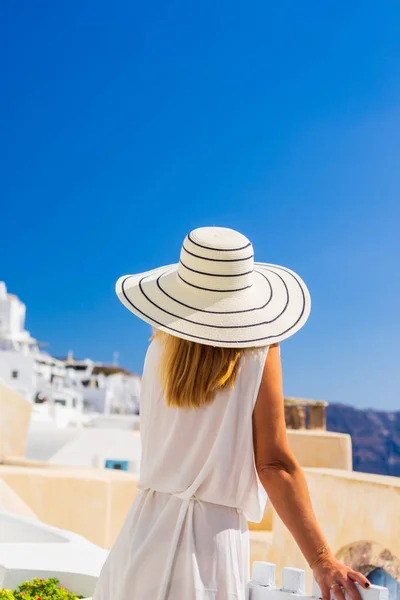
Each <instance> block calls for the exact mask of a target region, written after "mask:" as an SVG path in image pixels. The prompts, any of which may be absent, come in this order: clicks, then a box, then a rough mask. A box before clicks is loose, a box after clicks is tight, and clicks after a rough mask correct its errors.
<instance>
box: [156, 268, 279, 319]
mask: <svg viewBox="0 0 400 600" xmlns="http://www.w3.org/2000/svg"><path fill="white" fill-rule="evenodd" d="M255 273H257V274H258V275H261V277H264V279H265V280H266V282H267V283H268V285H269V289H270V296H269V298H268V300H267V301H266V302H265V304H263V305H262V306H255V307H254V308H245V309H242V310H227V311H223V310H205V309H204V308H197V307H196V306H190V304H185V303H184V302H182V301H181V300H178V299H177V298H174V297H173V296H171V295H170V294H168V292H166V291H165V290H164V288H163V287H162V286H161V279H162V277H163V275H165V273H162V274H161V275H160V276H159V277H157V279H156V284H157V287H158V289H159V290H160V292H162V293H163V294H164V296H167V297H168V298H169V299H170V300H173V301H174V302H176V303H177V304H180V305H181V306H185V307H186V308H190V309H191V310H195V311H196V312H203V313H207V314H211V315H237V314H240V313H245V312H253V311H255V310H261V309H263V308H265V307H266V306H267V305H268V304H269V303H270V302H271V300H272V297H273V295H274V292H273V290H272V285H271V282H270V280H269V279H268V277H267V276H266V275H264V273H261V272H260V271H255Z"/></svg>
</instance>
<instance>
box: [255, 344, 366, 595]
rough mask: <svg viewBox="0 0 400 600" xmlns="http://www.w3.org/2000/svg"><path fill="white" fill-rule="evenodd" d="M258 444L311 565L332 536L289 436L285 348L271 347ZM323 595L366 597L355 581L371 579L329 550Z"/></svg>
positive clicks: (267, 478) (273, 496)
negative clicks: (282, 352) (282, 353)
mask: <svg viewBox="0 0 400 600" xmlns="http://www.w3.org/2000/svg"><path fill="white" fill-rule="evenodd" d="M253 444H254V456H255V463H256V468H257V472H258V476H259V478H260V481H261V483H262V485H263V487H264V488H265V491H266V492H267V494H268V497H269V499H270V501H271V503H272V505H273V506H274V508H275V510H276V512H277V513H278V515H279V516H280V518H281V519H282V521H283V522H284V524H285V525H286V527H287V528H288V529H289V531H290V533H291V534H292V535H293V537H294V539H295V540H296V542H297V544H298V546H299V548H300V550H301V552H302V553H303V555H304V557H305V558H306V560H307V562H308V563H309V564H310V563H311V562H312V561H313V560H314V559H315V558H316V556H317V552H318V550H319V549H320V548H321V547H322V546H324V545H326V539H325V537H324V535H323V533H322V530H321V528H320V527H319V525H318V522H317V519H316V517H315V514H314V511H313V508H312V504H311V498H310V494H309V491H308V487H307V482H306V478H305V476H304V473H303V471H302V469H301V467H300V465H299V463H298V461H297V460H296V458H295V456H294V454H293V452H292V451H291V450H290V448H289V444H288V439H287V435H286V424H285V411H284V398H283V391H282V371H281V361H280V353H279V346H278V345H273V346H271V347H270V349H269V351H268V354H267V358H266V361H265V367H264V372H263V376H262V380H261V384H260V389H259V393H258V397H257V401H256V405H255V408H254V412H253ZM314 576H315V578H316V579H317V581H318V583H319V585H320V588H321V592H322V594H323V598H326V599H327V600H328V599H329V597H330V588H331V586H332V585H334V584H335V583H338V584H339V585H335V586H334V587H333V588H332V591H333V592H334V594H335V597H336V598H337V599H338V600H343V598H344V594H343V592H342V590H341V587H340V586H342V587H345V588H346V590H347V591H348V593H349V594H350V595H351V597H352V598H354V600H359V599H360V598H361V596H360V594H359V592H358V590H357V588H356V586H355V584H354V581H357V582H358V583H360V584H361V585H362V586H363V587H365V588H367V587H369V582H368V580H367V579H366V577H364V576H363V575H362V574H361V573H357V572H356V571H353V570H352V569H350V568H349V567H347V566H346V565H343V564H342V563H341V562H339V561H338V560H336V558H335V557H334V555H333V554H332V552H330V550H329V549H328V550H327V552H325V553H324V555H323V556H321V560H319V562H318V565H317V566H316V567H315V568H314Z"/></svg>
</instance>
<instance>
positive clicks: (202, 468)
mask: <svg viewBox="0 0 400 600" xmlns="http://www.w3.org/2000/svg"><path fill="white" fill-rule="evenodd" d="M162 352H163V345H162V340H161V341H160V340H158V339H155V340H153V341H152V343H151V344H150V347H149V349H148V352H147V355H146V360H145V366H144V372H143V380H142V391H141V411H140V423H141V425H140V427H141V438H142V462H141V469H140V482H139V487H140V488H141V489H152V490H155V491H159V492H166V493H169V494H174V495H179V496H180V497H182V498H190V497H191V496H196V498H197V499H199V500H203V501H205V502H212V503H214V504H221V505H224V506H231V507H234V508H238V509H240V510H243V512H244V513H245V515H246V517H247V518H248V519H249V520H252V521H259V520H261V518H262V515H263V510H264V507H265V500H266V497H265V492H264V489H263V488H262V486H261V485H260V484H259V481H258V478H257V473H256V470H255V468H254V454H253V444H252V413H253V407H254V404H255V401H256V398H257V393H258V389H259V385H260V380H261V376H262V371H263V367H264V362H265V357H266V353H267V349H258V350H254V351H252V350H248V351H246V353H245V354H244V355H243V357H242V358H241V362H240V365H239V371H238V375H237V378H236V381H235V384H234V387H233V389H230V388H225V389H224V390H221V391H218V392H217V394H216V396H215V399H214V400H213V402H212V403H210V404H206V405H204V406H202V407H201V408H196V409H195V408H192V409H181V408H174V407H169V406H167V404H166V401H165V398H164V395H163V391H162V389H161V385H160V382H159V366H160V360H161V356H162Z"/></svg>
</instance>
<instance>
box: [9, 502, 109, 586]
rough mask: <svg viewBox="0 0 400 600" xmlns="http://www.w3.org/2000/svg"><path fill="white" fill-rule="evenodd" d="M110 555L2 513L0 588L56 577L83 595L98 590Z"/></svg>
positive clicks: (69, 535)
mask: <svg viewBox="0 0 400 600" xmlns="http://www.w3.org/2000/svg"><path fill="white" fill-rule="evenodd" d="M107 555H108V552H107V551H106V550H103V549H102V548H99V547H98V546H96V545H94V544H92V543H90V542H89V541H87V540H86V539H84V538H83V537H81V536H79V535H76V534H74V533H72V532H70V531H65V530H61V529H57V528H55V527H50V526H48V525H45V524H44V523H41V522H40V521H37V520H33V519H28V518H26V517H21V516H17V515H12V514H10V513H7V512H5V511H1V512H0V588H2V587H4V588H8V589H15V588H16V587H18V586H19V585H20V584H21V583H23V582H24V581H27V580H32V579H34V578H35V577H39V578H42V579H47V578H49V577H56V578H57V579H59V580H60V584H61V585H62V586H64V587H66V588H67V589H69V590H71V591H74V592H75V593H77V594H79V595H84V596H89V595H91V594H92V593H93V591H94V588H95V586H96V582H97V579H98V576H99V574H100V571H101V568H102V566H103V564H104V562H105V560H106V558H107Z"/></svg>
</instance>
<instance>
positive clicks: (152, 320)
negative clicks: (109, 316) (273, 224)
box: [121, 267, 306, 345]
mask: <svg viewBox="0 0 400 600" xmlns="http://www.w3.org/2000/svg"><path fill="white" fill-rule="evenodd" d="M275 268H280V269H281V270H282V271H285V272H286V273H288V275H291V276H292V277H293V278H294V279H295V281H296V283H297V284H298V286H299V287H300V291H301V294H302V297H303V307H302V310H301V313H300V316H299V317H298V319H297V321H295V323H294V324H293V325H291V327H288V328H287V329H285V330H284V331H282V332H281V333H279V334H275V335H269V336H263V337H259V338H253V339H249V340H216V339H213V338H207V337H204V336H200V335H195V334H191V333H190V334H187V333H185V332H183V331H180V330H179V329H175V328H174V327H169V326H168V325H165V324H164V323H161V322H160V321H157V319H154V318H153V317H150V316H149V315H147V314H146V313H145V312H143V311H142V310H141V309H140V308H138V307H137V306H135V304H133V302H132V301H131V300H130V299H129V298H128V296H127V295H126V292H125V288H124V284H125V282H126V281H127V280H128V279H129V278H130V277H132V275H128V276H127V277H125V279H124V280H123V281H122V284H121V289H122V293H123V295H124V298H125V300H126V301H127V302H128V304H130V305H131V306H132V308H133V309H134V310H135V311H136V312H138V313H140V314H141V315H143V317H145V318H146V319H148V320H149V321H151V322H152V323H154V324H155V325H159V326H160V327H164V328H165V329H168V330H169V331H173V332H175V333H178V334H180V335H184V336H187V337H188V338H195V339H197V340H203V341H207V342H216V343H217V344H233V345H237V344H251V343H252V342H262V341H265V342H266V341H267V340H272V339H276V338H279V337H281V336H282V335H285V334H286V333H288V332H289V331H291V330H292V329H294V328H295V327H296V325H297V324H298V323H299V321H300V320H301V318H302V316H303V315H304V311H305V307H306V299H305V295H304V290H303V287H302V286H301V284H300V282H299V281H298V280H297V278H296V277H294V275H293V274H292V273H291V272H290V271H287V270H286V269H284V268H283V267H275ZM268 270H270V269H268ZM271 272H273V271H271ZM276 275H277V273H276ZM178 318H179V319H180V318H181V317H178ZM202 327H207V325H202ZM200 343H201V342H200Z"/></svg>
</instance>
